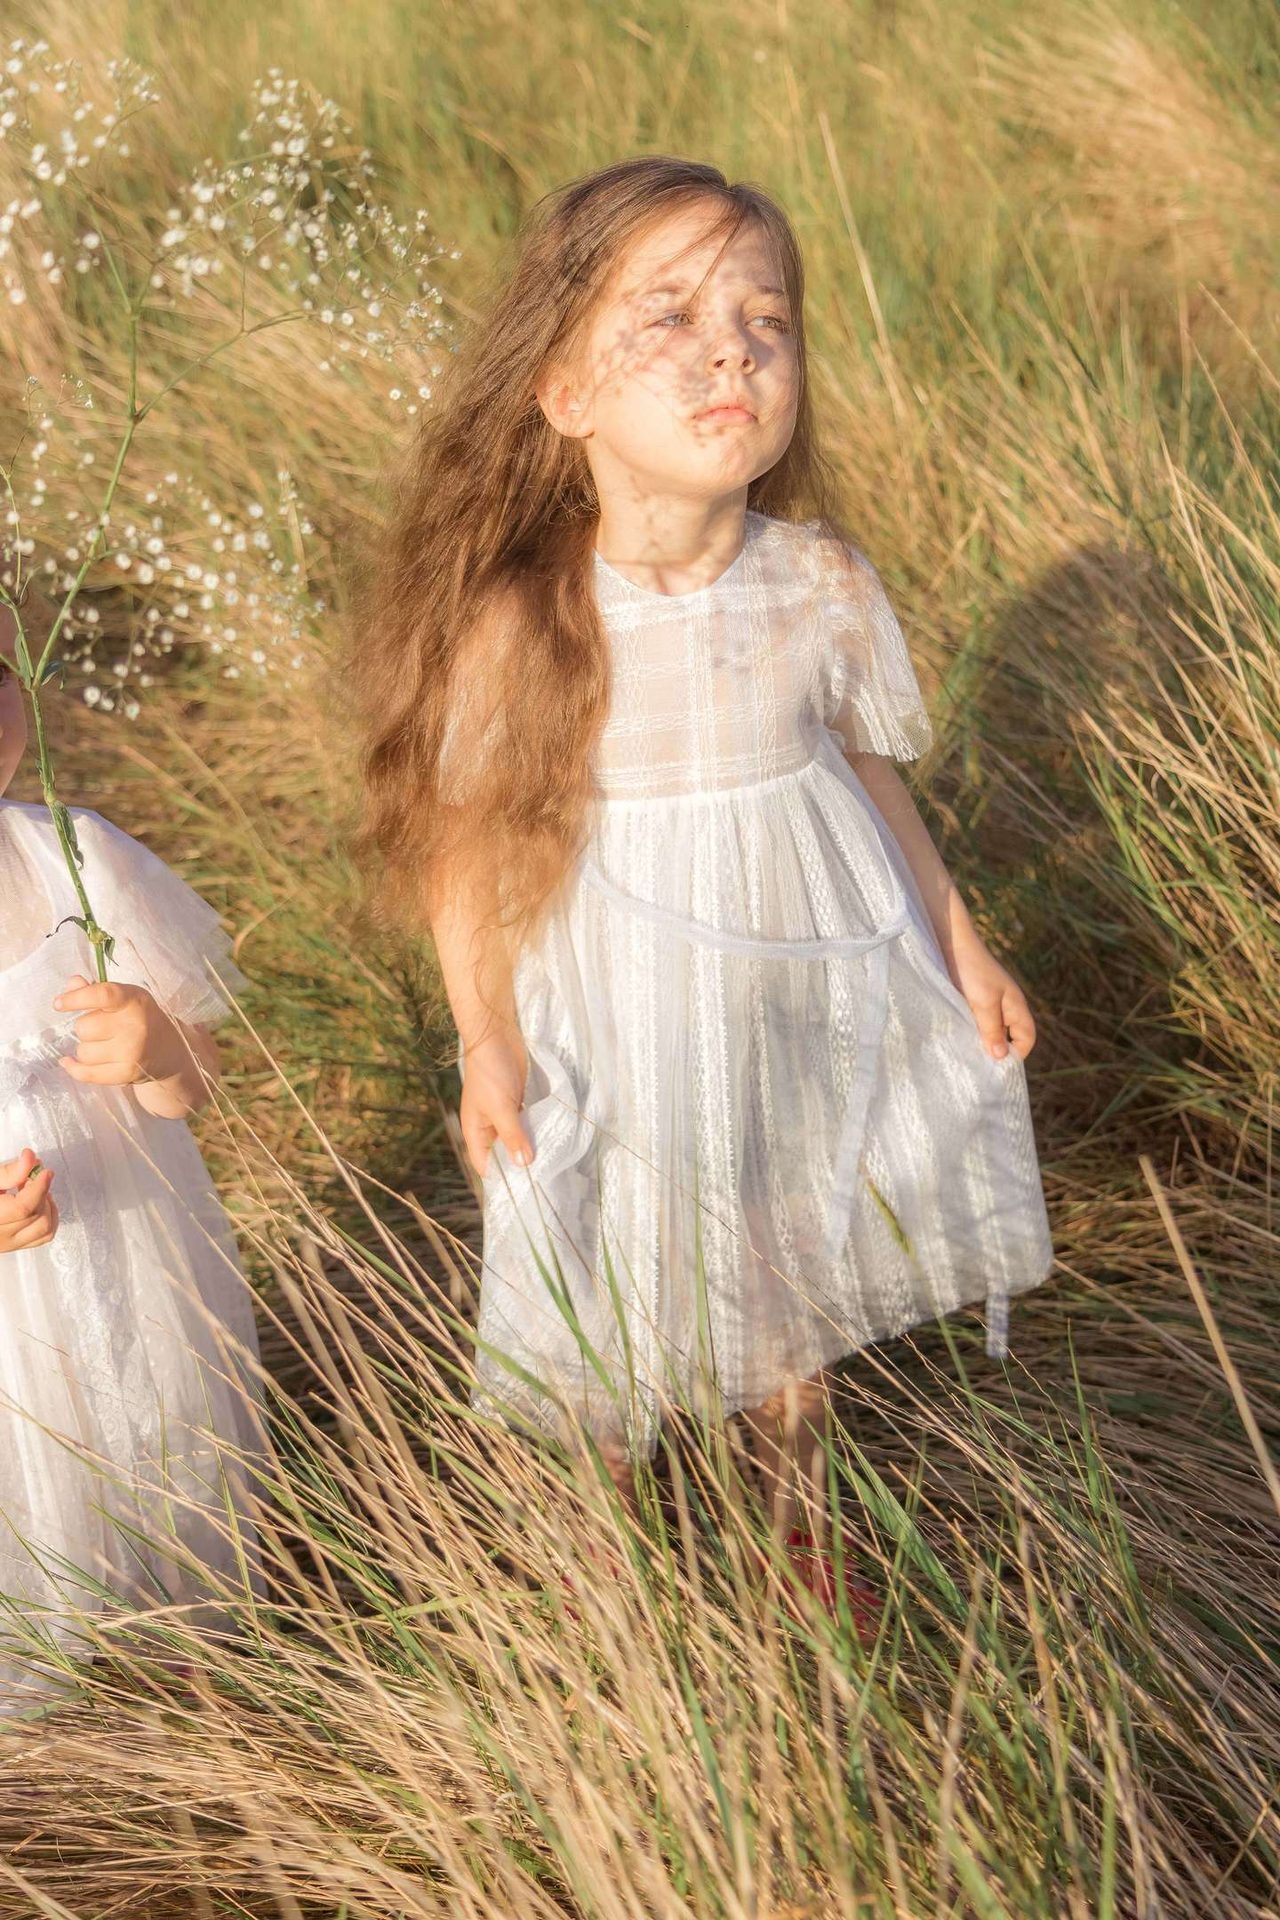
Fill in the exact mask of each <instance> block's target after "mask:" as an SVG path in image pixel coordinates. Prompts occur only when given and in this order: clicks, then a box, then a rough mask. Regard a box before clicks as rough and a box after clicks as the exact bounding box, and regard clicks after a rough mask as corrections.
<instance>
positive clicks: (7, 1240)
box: [0, 1147, 58, 1253]
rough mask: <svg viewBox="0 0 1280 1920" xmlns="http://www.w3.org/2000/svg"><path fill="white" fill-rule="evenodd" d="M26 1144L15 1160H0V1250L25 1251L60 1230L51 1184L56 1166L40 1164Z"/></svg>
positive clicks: (38, 1245)
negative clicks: (36, 1169)
mask: <svg viewBox="0 0 1280 1920" xmlns="http://www.w3.org/2000/svg"><path fill="white" fill-rule="evenodd" d="M38 1166H40V1162H39V1158H38V1156H37V1155H36V1154H35V1153H33V1152H32V1150H31V1148H30V1147H24V1148H23V1149H22V1152H21V1153H20V1154H19V1155H18V1157H17V1159H16V1160H0V1253H26V1252H28V1251H29V1250H30V1249H31V1248H32V1247H44V1246H47V1245H48V1243H49V1242H50V1240H52V1238H53V1236H54V1234H55V1233H56V1232H57V1231H58V1207H57V1202H56V1201H55V1200H54V1197H53V1194H52V1192H51V1191H50V1188H51V1187H52V1184H53V1169H52V1168H51V1167H40V1171H39V1172H38V1173H33V1172H32V1168H33V1167H38Z"/></svg>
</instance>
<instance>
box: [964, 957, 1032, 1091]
mask: <svg viewBox="0 0 1280 1920" xmlns="http://www.w3.org/2000/svg"><path fill="white" fill-rule="evenodd" d="M951 977H952V979H953V980H954V981H955V984H956V986H957V987H958V988H959V989H960V991H961V993H962V994H963V995H964V997H965V999H966V1000H967V1001H968V1003H969V1006H970V1008H971V1010H972V1012H973V1017H974V1019H975V1020H976V1021H977V1023H978V1032H979V1033H980V1034H981V1036H982V1043H983V1045H984V1046H985V1047H986V1049H987V1052H988V1053H989V1054H991V1056H992V1058H993V1059H996V1060H1003V1059H1004V1057H1005V1055H1006V1054H1007V1053H1008V1051H1009V1045H1010V1043H1012V1046H1013V1050H1014V1052H1015V1053H1016V1054H1017V1055H1018V1056H1019V1057H1020V1058H1021V1059H1023V1060H1025V1059H1026V1057H1027V1055H1028V1054H1029V1053H1030V1051H1031V1049H1032V1047H1034V1045H1035V1043H1036V1023H1035V1021H1034V1020H1033V1019H1032V1017H1031V1009H1030V1007H1029V1006H1028V1005H1027V996H1026V995H1025V993H1023V991H1022V988H1021V987H1020V986H1019V985H1018V983H1017V981H1016V980H1015V979H1014V977H1013V975H1012V974H1011V973H1010V972H1009V970H1008V968H1007V967H1002V966H1001V965H1000V962H999V961H998V960H997V959H996V957H995V955H994V954H993V953H992V951H991V949H990V948H989V947H988V946H987V945H986V943H985V942H984V941H983V940H982V939H981V938H980V937H979V935H978V934H976V933H975V932H973V931H972V930H971V929H968V930H966V931H965V932H964V933H963V934H961V935H959V936H958V937H957V939H956V942H955V946H954V948H953V950H952V963H951ZM1006 1027H1007V1028H1008V1030H1009V1038H1008V1040H1006V1038H1005V1028H1006Z"/></svg>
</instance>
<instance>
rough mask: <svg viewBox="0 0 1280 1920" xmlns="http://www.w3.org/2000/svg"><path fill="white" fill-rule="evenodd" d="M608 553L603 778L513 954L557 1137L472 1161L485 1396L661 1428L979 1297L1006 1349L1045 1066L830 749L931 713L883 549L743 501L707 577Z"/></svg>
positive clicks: (632, 1432) (1023, 1250) (531, 1103)
mask: <svg viewBox="0 0 1280 1920" xmlns="http://www.w3.org/2000/svg"><path fill="white" fill-rule="evenodd" d="M594 568H595V589H596V594H597V601H598V605H599V608H600V612H601V616H602V619H603V622H604V626H605V630H606V633H607V635H608V636H609V639H610V642H611V659H612V666H613V684H612V699H611V708H610V717H609V720H608V723H607V726H606V729H605V732H604V735H603V737H602V740H601V743H600V749H599V764H598V769H597V771H598V778H599V783H600V786H601V789H602V793H603V798H602V799H601V800H599V801H598V802H597V803H596V810H595V813H594V815H593V818H592V822H591V832H590V839H589V841H588V843H587V846H586V849H585V852H584V853H583V855H582V857H581V859H580V860H579V862H578V863H577V865H576V866H575V868H574V870H573V871H572V872H571V874H570V876H569V877H568V880H567V882H566V885H565V887H564V889H563V895H562V904H561V905H558V906H557V910H556V912H555V914H554V916H553V918H552V919H551V921H550V923H549V927H548V930H547V933H546V934H545V936H544V937H542V938H541V939H540V940H539V942H538V944H537V946H536V947H526V949H525V950H524V951H523V952H522V954H521V955H520V958H519V961H518V964H517V969H516V974H515V995H516V1006H517V1010H518V1015H519V1020H520V1025H521V1031H522V1034H523V1036H524V1039H525V1041H526V1044H527V1047H528V1050H529V1075H528V1081H527V1085H526V1089H525V1099H524V1111H523V1115H522V1118H523V1121H524V1123H525V1125H526V1127H527V1128H528V1131H529V1133H530V1135H531V1137H532V1140H533V1142H534V1145H535V1149H536V1152H535V1157H534V1159H533V1161H532V1162H531V1164H530V1165H529V1166H528V1167H527V1168H522V1167H521V1166H519V1165H518V1164H517V1163H516V1162H514V1161H513V1160H512V1159H511V1157H510V1155H509V1153H508V1151H507V1149H506V1148H505V1147H504V1146H503V1145H502V1144H501V1142H497V1143H496V1144H495V1145H494V1147H493V1149H492V1152H491V1156H490V1160H489V1164H488V1168H487V1171H486V1175H485V1179H484V1221H483V1250H482V1269H481V1292H480V1305H479V1314H478V1323H477V1345H476V1358H475V1369H476V1377H475V1381H474V1384H473V1388H472V1404H473V1406H475V1407H477V1408H481V1409H483V1410H485V1411H486V1413H489V1412H491V1413H493V1414H494V1415H496V1416H497V1417H499V1418H505V1419H512V1418H514V1419H515V1420H516V1422H517V1423H524V1422H526V1421H528V1422H530V1423H532V1424H533V1426H535V1427H538V1428H542V1429H545V1430H548V1431H552V1430H556V1429H557V1428H559V1427H560V1426H561V1418H562V1416H561V1414H560V1412H559V1408H560V1407H563V1408H566V1409H568V1410H569V1411H570V1412H571V1414H572V1416H573V1417H574V1418H575V1419H580V1420H583V1421H584V1422H585V1423H586V1424H587V1425H588V1426H589V1427H590V1428H592V1429H593V1430H594V1431H596V1432H597V1433H598V1434H600V1435H602V1436H603V1435H605V1434H617V1433H619V1432H621V1433H623V1434H624V1435H625V1436H626V1437H627V1438H628V1439H629V1440H630V1441H631V1443H632V1445H633V1446H636V1447H643V1448H645V1449H647V1450H649V1451H652V1449H653V1447H654V1446H655V1444H656V1441H657V1436H658V1426H659V1423H660V1421H661V1419H662V1418H663V1416H664V1414H665V1412H666V1411H667V1410H668V1409H669V1407H670V1406H671V1405H672V1404H673V1403H679V1404H683V1405H686V1406H688V1405H692V1406H694V1407H697V1406H699V1405H705V1404H706V1402H705V1400H703V1399H702V1398H701V1396H702V1395H703V1394H705V1393H706V1392H708V1391H709V1392H711V1393H714V1394H718V1395H719V1397H720V1401H721V1403H722V1405H723V1407H724V1410H725V1411H726V1412H733V1411H735V1410H738V1409H740V1408H743V1407H748V1406H754V1405H758V1404H759V1403H760V1402H761V1401H763V1400H764V1399H765V1398H766V1397H767V1396H768V1395H769V1394H771V1393H772V1392H774V1391H776V1390H777V1388H778V1387H779V1386H780V1385H781V1384H782V1383H783V1381H784V1379H785V1378H786V1376H787V1375H788V1374H795V1375H797V1376H804V1375H807V1374H810V1373H812V1372H813V1371H814V1370H815V1369H816V1368H818V1367H819V1366H822V1365H826V1364H830V1363H832V1362H834V1361H835V1360H837V1359H838V1358H840V1357H841V1356H842V1355H845V1354H847V1353H849V1352H851V1351H853V1350H855V1349H857V1348H859V1347H862V1346H864V1345H866V1344H867V1343H868V1342H871V1341H877V1340H884V1339H886V1338H888V1337H889V1336H891V1335H894V1334H898V1333H901V1332H902V1331H904V1330H905V1329H906V1328H909V1327H911V1326H913V1325H915V1324H916V1323H918V1322H920V1321H924V1320H927V1319H931V1318H935V1317H937V1316H939V1315H942V1314H946V1313H949V1312H951V1311H953V1310H954V1309H956V1308H958V1307H960V1306H962V1305H964V1304H966V1303H976V1302H978V1301H983V1302H984V1303H985V1307H986V1321H987V1330H988V1331H987V1345H988V1351H989V1352H991V1353H992V1354H994V1355H997V1356H998V1355H1001V1354H1003V1353H1004V1352H1005V1351H1006V1350H1007V1336H1006V1327H1007V1304H1008V1301H1009V1299H1010V1298H1011V1297H1012V1296H1014V1295H1016V1294H1019V1293H1023V1292H1025V1291H1027V1290H1028V1289H1029V1288H1032V1287H1035V1286H1037V1285H1039V1284H1040V1283H1041V1282H1042V1281H1044V1280H1045V1279H1046V1278H1047V1276H1048V1275H1049V1272H1050V1270H1051V1268H1052V1264H1053V1249H1052V1245H1051V1240H1050V1233H1049V1224H1048V1219H1047V1214H1046V1208H1045V1200H1044V1193H1043V1189H1042V1184H1041V1177H1040V1169H1039V1164H1038V1159H1037V1153H1036V1147H1035V1140H1034V1136H1033V1130H1032V1122H1031V1116H1030V1112H1029V1105H1028V1092H1027V1080H1026V1074H1025V1069H1024V1065H1023V1062H1022V1060H1021V1059H1020V1058H1019V1057H1018V1055H1017V1054H1016V1053H1015V1052H1013V1051H1012V1050H1010V1052H1009V1053H1007V1054H1006V1055H1005V1057H1004V1058H1003V1059H1001V1060H996V1059H994V1058H993V1057H992V1056H991V1055H990V1054H989V1053H988V1052H987V1050H986V1047H985V1046H984V1045H983V1043H982V1040H981V1039H980V1037H979V1033H978V1029H977V1024H976V1022H975V1019H974V1016H973V1013H972V1012H971V1010H970V1008H969V1006H968V1004H967V1002H966V1001H965V999H964V997H963V995H962V994H961V993H960V992H959V991H958V989H957V988H956V987H955V986H954V985H953V983H952V981H951V979H950V977H949V976H948V973H947V970H946V966H945V963H944V961H943V958H942V955H941V951H940V949H939V946H938V943H937V940H936V937H935V935H934V932H933V929H932V926H931V923H930V921H929V918H928V915H927V912H926V910H925V907H924V905H923V901H922V899H921V897H920V895H919V890H918V888H917V886H916V884H915V882H914V879H913V877H912V874H911V871H910V868H909V867H908V865H907V862H906V860H905V858H904V856H903V854H902V852H901V849H900V848H899V846H898V844H897V841H896V840H895V838H894V837H893V835H892V833H891V831H890V829H889V828H888V826H887V825H886V824H885V821H884V819H883V817H882V816H881V814H880V812H879V811H878V809H877V807H876V806H875V804H874V802H873V801H872V799H871V796H870V794H869V793H868V791H867V789H866V788H865V787H864V785H863V784H862V782H861V781H860V780H859V778H858V776H857V774H856V773H855V772H854V771H853V769H852V767H851V766H850V764H849V762H848V761H847V760H846V758H845V756H844V751H843V750H842V749H843V746H844V745H846V744H847V746H848V748H849V749H850V750H866V751H870V752H874V753H879V754H885V755H889V756H891V757H893V758H894V759H897V760H910V759H913V758H914V757H916V756H917V755H918V754H920V753H921V752H922V751H923V750H924V748H925V747H926V746H927V745H928V744H929V742H930V739H931V727H930V721H929V718H928V715H927V712H926V710H925V709H924V707H923V704H922V700H921V694H920V688H919V685H918V682H917V680H916V677H915V673H914V670H913V667H912V664H911V660H910V656H909V654H908V651H907V648H906V644H905V641H904V638H903V635H902V632H901V629H900V627H899V624H898V622H897V620H896V618H895V616H894V613H893V611H892V608H891V606H890V603H889V601H888V599H887V597H886V594H885V591H884V588H883V585H882V583H881V581H880V579H879V576H878V574H877V573H876V571H875V569H874V567H873V566H872V565H871V563H870V561H869V560H868V559H867V558H866V556H865V555H864V554H863V553H862V552H861V551H860V550H859V549H857V548H856V547H852V546H849V545H847V544H846V543H845V542H843V541H838V540H836V539H835V537H834V536H833V535H832V534H831V533H830V532H829V531H828V530H827V529H826V528H825V527H824V526H823V525H822V524H821V523H820V522H818V521H816V520H815V521H810V522H805V523H795V522H789V521H783V520H776V519H773V518H770V517H768V516H765V515H762V514H760V513H757V512H750V511H749V512H748V513H747V516H746V529H745V544H744V546H743V547H742V549H741V551H740V552H739V554H738V556H737V558H736V559H735V560H734V562H733V563H732V564H731V565H730V567H729V568H728V569H727V571H726V572H724V573H722V574H721V575H720V577H719V578H718V579H717V580H715V581H714V582H713V583H712V584H711V585H710V586H707V587H703V588H699V589H697V590H696V591H694V592H691V593H683V594H662V593H658V592H656V591H652V590H650V589H647V588H643V587H640V586H637V585H636V584H635V583H634V582H632V581H630V580H628V579H627V578H626V577H625V576H624V575H623V574H622V573H620V572H619V571H618V570H617V569H616V568H614V567H612V566H610V565H609V564H608V563H607V562H606V561H605V560H604V559H603V558H602V556H601V555H600V554H598V553H597V554H596V555H595V556H594ZM449 750H450V752H451V753H452V752H454V751H457V750H459V749H458V748H455V747H454V746H452V745H451V746H450V749H449ZM460 750H461V751H462V752H463V753H465V751H466V749H465V745H461V743H460ZM460 1064H461V1068H462V1071H463V1073H464V1074H465V1071H466V1063H465V1052H464V1051H463V1050H461V1049H460ZM548 1390H549V1391H548Z"/></svg>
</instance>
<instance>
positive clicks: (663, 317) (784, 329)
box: [649, 310, 791, 333]
mask: <svg viewBox="0 0 1280 1920" xmlns="http://www.w3.org/2000/svg"><path fill="white" fill-rule="evenodd" d="M688 318H689V315H688V313H687V311H684V310H681V311H680V312H678V313H676V312H672V313H664V314H660V315H659V317H658V318H657V319H656V320H651V321H650V322H649V324H650V326H653V327H664V326H665V325H666V323H667V321H668V320H687V319H688ZM756 318H757V320H767V321H769V323H770V325H771V326H774V327H776V328H777V329H778V331H779V333H790V331H791V328H790V326H789V325H788V323H787V322H786V321H785V320H784V319H783V318H782V316H781V314H777V313H758V314H757V315H756Z"/></svg>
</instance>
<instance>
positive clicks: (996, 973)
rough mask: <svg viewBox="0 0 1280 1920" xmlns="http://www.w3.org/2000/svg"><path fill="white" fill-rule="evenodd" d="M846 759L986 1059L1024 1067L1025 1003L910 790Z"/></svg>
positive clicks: (892, 776)
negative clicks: (893, 848) (889, 840)
mask: <svg viewBox="0 0 1280 1920" xmlns="http://www.w3.org/2000/svg"><path fill="white" fill-rule="evenodd" d="M845 758H846V759H847V760H848V762H849V764H850V766H851V767H852V768H853V770H854V772H855V773H856V774H857V776H858V778H859V780H861V782H862V784H863V786H864V787H865V788H866V789H867V792H868V793H869V794H870V795H871V798H872V800H873V801H874V802H875V804H876V806H877V807H878V808H879V810H880V812H881V814H882V815H883V817H884V821H885V824H886V826H887V827H888V828H889V830H890V832H891V833H892V834H893V837H894V839H895V840H896V841H897V842H898V845H899V846H900V847H901V848H902V852H903V855H904V857H905V859H906V862H907V865H908V866H909V867H910V869H911V872H912V875H913V876H914V878H915V881H916V884H917V886H918V887H919V888H920V893H921V896H922V898H923V900H924V904H925V908H926V911H927V912H928V915H929V918H930V920H931V921H932V922H933V930H934V932H935V933H936V935H937V937H938V945H939V947H941V949H942V954H943V958H944V959H945V961H946V963H947V971H948V973H949V974H950V975H951V978H952V981H953V982H954V984H955V986H956V987H957V988H958V989H959V991H960V992H961V993H962V994H963V995H964V997H965V999H966V1001H967V1002H968V1004H969V1007H970V1009H971V1011H972V1013H973V1017H974V1019H975V1021H976V1022H977V1026H978V1032H979V1034H980V1036H981V1038H982V1041H983V1044H984V1045H985V1047H986V1048H987V1051H988V1052H989V1053H990V1054H991V1055H992V1057H993V1058H994V1059H997V1060H1002V1059H1003V1058H1004V1056H1005V1055H1006V1054H1007V1053H1008V1052H1009V1050H1010V1047H1012V1050H1013V1052H1014V1053H1016V1054H1017V1055H1018V1056H1019V1057H1020V1058H1021V1059H1024V1060H1025V1059H1026V1057H1027V1055H1028V1054H1029V1053H1030V1051H1031V1049H1032V1047H1033V1046H1034V1045H1035V1043H1036V1024H1035V1020H1034V1018H1033V1017H1032V1013H1031V1009H1030V1007H1029V1006H1028V1005H1027V997H1026V995H1025V994H1024V993H1023V991H1022V988H1021V987H1020V986H1019V985H1018V983H1017V981H1016V980H1015V979H1014V977H1013V975H1012V974H1011V973H1010V972H1009V970H1008V968H1007V967H1003V966H1002V965H1001V964H1000V962H999V961H998V960H997V959H996V957H995V955H994V954H993V953H992V952H991V950H990V948H989V947H988V946H987V944H986V942H985V941H984V940H983V938H982V935H981V934H980V933H979V932H978V929H977V928H976V927H975V926H974V924H973V921H972V919H971V918H970V916H969V909H968V908H967V907H966V906H965V903H964V901H963V899H962V898H961V895H960V890H959V888H958V887H957V886H956V883H955V881H954V880H953V879H952V878H951V875H950V874H949V873H948V872H947V870H946V868H945V867H944V866H943V864H942V856H941V854H940V853H939V852H938V849H937V848H936V847H935V846H934V844H933V841H932V840H931V839H930V837H929V829H928V828H927V827H926V826H925V823H924V821H923V820H922V819H921V817H920V814H919V811H918V809H917V807H916V803H915V801H914V800H913V799H912V797H911V792H910V789H909V788H908V787H907V785H906V783H905V782H904V781H903V779H902V776H901V774H900V773H899V772H898V770H897V768H896V767H895V766H894V763H893V761H892V760H890V759H889V758H888V757H887V756H886V755H884V754H881V753H861V752H854V753H849V752H846V754H845ZM1006 1031H1007V1037H1006Z"/></svg>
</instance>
